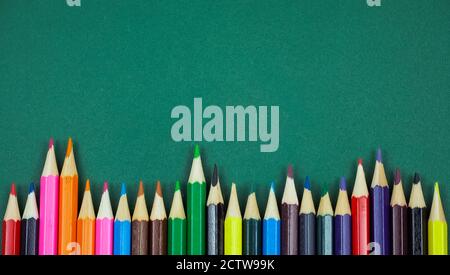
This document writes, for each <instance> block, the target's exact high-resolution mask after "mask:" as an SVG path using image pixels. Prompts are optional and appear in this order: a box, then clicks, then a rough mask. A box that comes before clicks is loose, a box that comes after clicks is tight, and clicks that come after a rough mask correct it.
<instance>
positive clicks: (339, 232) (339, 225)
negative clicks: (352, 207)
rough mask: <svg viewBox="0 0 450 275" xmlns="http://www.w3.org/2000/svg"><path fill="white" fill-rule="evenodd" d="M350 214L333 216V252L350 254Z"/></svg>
mask: <svg viewBox="0 0 450 275" xmlns="http://www.w3.org/2000/svg"><path fill="white" fill-rule="evenodd" d="M351 219H352V218H351V216H350V215H336V217H335V218H334V254H335V255H351V254H352V220H351Z"/></svg>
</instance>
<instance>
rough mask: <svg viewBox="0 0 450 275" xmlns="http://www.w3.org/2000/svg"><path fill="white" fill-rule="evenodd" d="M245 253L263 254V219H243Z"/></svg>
mask: <svg viewBox="0 0 450 275" xmlns="http://www.w3.org/2000/svg"><path fill="white" fill-rule="evenodd" d="M242 230H243V255H260V254H261V220H256V219H244V220H243V229H242Z"/></svg>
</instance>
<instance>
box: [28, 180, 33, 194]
mask: <svg viewBox="0 0 450 275" xmlns="http://www.w3.org/2000/svg"><path fill="white" fill-rule="evenodd" d="M33 192H34V183H33V182H32V183H30V188H29V189H28V193H29V194H31V193H33Z"/></svg>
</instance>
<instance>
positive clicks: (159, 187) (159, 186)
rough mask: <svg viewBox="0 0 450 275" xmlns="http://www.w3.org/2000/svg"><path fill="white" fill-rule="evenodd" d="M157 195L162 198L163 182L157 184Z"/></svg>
mask: <svg viewBox="0 0 450 275" xmlns="http://www.w3.org/2000/svg"><path fill="white" fill-rule="evenodd" d="M156 193H157V194H158V195H159V196H160V197H162V190H161V182H159V180H158V181H157V182H156Z"/></svg>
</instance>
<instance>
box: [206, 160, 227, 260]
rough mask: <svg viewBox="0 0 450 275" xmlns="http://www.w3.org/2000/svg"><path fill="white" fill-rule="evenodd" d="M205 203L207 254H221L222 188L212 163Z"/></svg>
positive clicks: (223, 216)
mask: <svg viewBox="0 0 450 275" xmlns="http://www.w3.org/2000/svg"><path fill="white" fill-rule="evenodd" d="M206 205H207V209H208V255H223V226H224V225H223V223H224V220H225V205H224V201H223V196H222V190H221V189H220V181H219V172H218V169H217V165H214V172H213V176H212V180H211V187H210V188H209V194H208V201H207V202H206Z"/></svg>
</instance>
